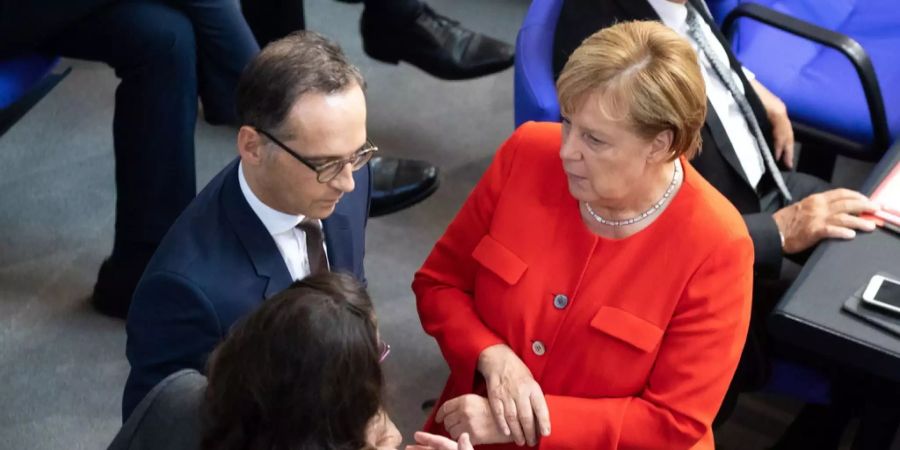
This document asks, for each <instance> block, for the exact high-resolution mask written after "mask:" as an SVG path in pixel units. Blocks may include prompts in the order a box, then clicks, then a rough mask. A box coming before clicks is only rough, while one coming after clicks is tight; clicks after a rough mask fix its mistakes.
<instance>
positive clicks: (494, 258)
mask: <svg viewBox="0 0 900 450" xmlns="http://www.w3.org/2000/svg"><path fill="white" fill-rule="evenodd" d="M472 258H475V261H478V262H479V263H480V264H481V265H482V266H484V267H485V268H486V269H488V270H490V271H491V272H493V273H495V274H496V275H497V276H498V277H500V279H501V280H503V281H505V282H506V283H507V284H516V283H517V282H518V281H519V279H520V278H522V274H523V273H525V269H527V268H528V264H525V261H522V259H520V258H519V257H518V256H516V254H515V253H513V252H511V251H510V250H509V249H507V248H506V247H504V246H503V244H501V243H499V242H497V240H496V239H494V238H492V237H491V236H490V235H485V236H484V237H483V238H481V242H479V243H478V245H477V246H475V250H472Z"/></svg>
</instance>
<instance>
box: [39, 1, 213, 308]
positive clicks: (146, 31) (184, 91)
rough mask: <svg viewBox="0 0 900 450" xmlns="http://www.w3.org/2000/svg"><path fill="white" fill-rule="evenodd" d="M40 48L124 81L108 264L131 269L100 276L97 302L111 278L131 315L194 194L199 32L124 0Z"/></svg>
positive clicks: (172, 15) (173, 13)
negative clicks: (149, 269)
mask: <svg viewBox="0 0 900 450" xmlns="http://www.w3.org/2000/svg"><path fill="white" fill-rule="evenodd" d="M42 50H43V51H46V52H49V53H53V54H60V55H63V56H67V57H71V58H77V59H86V60H91V61H101V62H105V63H107V64H109V65H110V66H112V67H113V68H114V69H115V71H116V75H117V76H118V77H119V78H120V79H121V80H122V81H121V82H120V83H119V86H118V88H117V89H116V105H115V115H114V118H113V142H114V146H115V155H116V186H117V199H116V234H115V244H114V246H113V256H112V258H111V261H112V263H113V265H119V266H122V267H124V266H127V267H128V268H127V269H122V270H120V271H112V272H109V273H108V276H104V271H103V270H101V276H100V277H99V279H98V286H97V288H95V301H96V300H97V294H98V290H100V288H101V284H103V283H104V278H108V279H109V280H108V281H109V282H110V283H112V284H114V285H116V287H115V288H111V289H110V290H111V291H115V292H114V293H111V294H110V295H111V296H112V297H116V298H115V300H114V302H115V303H116V304H117V305H119V306H123V305H124V307H125V308H126V310H127V305H128V302H129V301H130V299H131V291H132V290H133V288H134V285H135V284H136V283H137V278H139V277H140V274H141V273H142V272H143V268H144V265H145V264H146V260H147V259H149V255H151V254H152V252H153V250H155V248H156V246H157V245H158V244H159V242H160V240H161V239H162V237H163V235H164V234H165V233H166V231H167V230H168V229H169V226H170V225H171V224H172V223H173V222H174V221H175V219H176V218H177V217H178V215H179V214H180V213H181V211H182V210H183V209H184V208H185V207H186V206H187V204H188V203H189V202H190V201H191V199H193V197H194V193H195V189H196V186H195V184H196V181H195V174H194V124H195V122H196V116H197V73H196V65H197V62H196V45H195V41H194V30H193V28H192V26H191V23H190V21H189V20H188V18H187V17H186V16H185V15H184V14H183V13H182V12H181V11H179V10H177V9H174V8H172V7H171V6H168V5H166V4H163V3H158V2H153V1H123V2H119V3H113V4H111V5H109V6H107V7H105V8H103V9H101V10H98V11H96V12H95V13H93V14H92V15H90V16H89V17H86V18H85V19H83V20H82V21H80V22H79V23H77V24H75V25H73V26H71V27H69V28H68V29H67V30H65V31H64V32H62V33H60V34H59V35H58V36H55V37H54V38H53V39H51V40H50V41H48V42H46V43H45V44H44V45H43V46H42ZM76 106H77V105H76ZM104 265H105V266H106V263H105V264H104ZM107 269H108V267H107ZM122 271H124V272H126V273H123V272H122ZM118 312H119V313H122V311H118Z"/></svg>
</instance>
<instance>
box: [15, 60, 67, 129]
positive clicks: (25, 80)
mask: <svg viewBox="0 0 900 450" xmlns="http://www.w3.org/2000/svg"><path fill="white" fill-rule="evenodd" d="M58 62H59V58H57V57H50V56H44V55H38V54H23V55H19V56H16V57H12V58H9V59H0V135H2V134H3V133H4V132H6V130H7V129H9V127H10V126H11V125H12V124H13V123H15V122H16V120H18V119H19V118H21V116H22V115H24V114H25V113H26V112H28V110H29V109H30V108H31V107H32V106H34V104H35V103H37V101H38V100H40V99H41V97H43V96H44V95H45V94H46V93H47V92H48V91H49V90H50V89H51V88H53V86H55V85H56V83H58V82H59V81H60V80H61V79H62V78H63V77H65V76H66V74H68V70H69V69H67V70H66V71H65V72H63V73H61V74H52V73H51V70H52V69H53V67H55V66H56V64H57V63H58Z"/></svg>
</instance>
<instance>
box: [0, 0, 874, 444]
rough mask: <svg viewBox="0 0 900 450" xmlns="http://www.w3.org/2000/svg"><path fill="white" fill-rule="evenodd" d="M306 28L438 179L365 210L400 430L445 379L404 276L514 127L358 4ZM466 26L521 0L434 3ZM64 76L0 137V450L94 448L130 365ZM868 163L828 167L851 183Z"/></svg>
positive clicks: (395, 140)
mask: <svg viewBox="0 0 900 450" xmlns="http://www.w3.org/2000/svg"><path fill="white" fill-rule="evenodd" d="M306 3H307V23H308V24H309V27H310V29H314V30H317V31H320V32H323V33H325V34H327V35H329V36H331V37H333V38H335V39H337V40H338V41H339V42H340V43H341V44H342V45H343V46H344V49H345V51H346V52H347V53H348V55H349V56H350V58H351V59H352V60H353V61H354V62H356V63H357V64H358V65H359V66H360V68H361V69H362V71H363V73H364V74H365V75H366V77H367V79H368V83H369V92H368V106H369V135H370V136H371V137H372V139H373V140H374V141H375V142H376V143H377V144H378V145H379V147H380V148H382V149H383V150H384V151H385V153H386V154H388V155H391V156H396V157H403V158H415V159H424V160H428V161H430V162H432V163H435V164H437V165H438V166H440V168H441V171H442V179H443V184H442V187H441V189H440V190H439V191H438V192H437V193H436V194H435V195H434V196H433V197H431V198H430V199H428V200H427V201H425V202H424V203H422V204H420V205H418V206H416V207H414V208H411V209H409V210H406V211H403V212H400V213H397V214H393V215H390V216H386V217H383V218H378V219H374V220H372V221H370V224H369V228H368V241H367V259H366V270H367V273H368V277H369V280H370V290H371V293H372V296H373V298H374V299H375V302H376V307H377V310H378V314H379V317H380V324H381V328H382V333H383V335H384V338H385V340H386V341H388V342H389V343H391V345H392V347H393V351H392V354H391V357H390V358H389V359H388V361H387V362H386V367H387V379H388V392H387V396H388V398H389V402H390V404H389V408H390V411H391V413H392V416H393V417H394V419H395V421H396V422H397V423H398V425H399V427H400V429H401V431H402V432H403V434H404V436H406V437H411V435H412V432H413V431H414V430H416V429H418V428H419V427H420V426H421V424H422V422H423V421H424V419H425V415H424V414H423V412H422V411H421V410H420V404H421V402H422V401H423V400H426V399H428V398H432V397H434V396H436V395H437V393H438V392H439V390H440V388H441V386H442V385H443V382H444V380H445V377H446V375H447V369H446V366H445V364H444V362H443V360H442V358H441V356H440V353H439V351H438V348H437V346H436V345H435V343H434V341H433V340H432V339H431V338H429V337H428V336H426V335H425V334H424V333H423V332H422V329H421V327H420V325H419V321H418V317H417V314H416V311H415V302H414V298H413V295H412V292H411V290H410V289H409V285H410V282H411V279H412V274H413V272H414V271H415V270H416V269H417V268H418V267H419V266H420V265H421V263H422V261H423V260H424V258H425V256H426V255H427V253H428V252H429V251H430V249H431V246H432V245H433V244H434V242H435V240H436V239H437V238H438V237H439V236H440V234H441V233H442V231H443V230H444V228H445V227H446V225H447V223H448V222H449V221H450V220H451V218H452V217H453V215H454V214H455V212H456V211H457V210H458V208H459V206H460V205H461V204H462V202H463V200H464V199H465V196H466V195H467V194H468V192H469V190H470V189H471V188H472V186H473V185H474V183H475V182H476V181H477V179H478V178H479V176H480V175H481V173H482V172H483V171H484V169H485V168H486V167H487V165H488V163H489V161H490V159H491V157H492V155H493V153H494V151H495V149H496V148H497V146H498V145H499V144H500V143H501V142H502V141H503V140H504V139H505V137H506V136H508V135H509V133H510V132H511V131H512V126H513V117H512V70H507V71H505V72H503V73H500V74H496V75H493V76H488V77H484V78H480V79H477V80H472V81H465V82H444V81H440V80H437V79H435V78H432V77H430V76H428V75H427V74H425V73H423V72H421V71H419V70H417V69H415V68H414V67H411V66H408V65H405V64H401V65H399V66H391V65H385V64H381V63H378V62H376V61H373V60H370V59H368V58H367V57H366V56H365V55H364V54H363V52H362V49H361V44H360V38H359V34H358V32H357V30H358V17H359V13H360V11H361V6H359V5H347V4H343V3H337V2H333V1H308V2H306ZM430 3H431V5H432V6H433V7H435V9H436V10H438V11H439V12H442V13H445V14H447V15H449V16H452V17H454V18H457V19H459V20H461V21H462V22H463V23H464V24H465V25H467V26H469V27H470V28H472V29H475V30H480V31H486V32H489V33H490V34H491V35H493V36H495V37H498V38H501V39H505V40H507V41H508V42H513V41H514V40H515V35H516V31H517V29H518V27H519V24H520V22H521V20H522V18H523V16H524V14H525V10H526V8H527V3H528V2H526V1H523V0H457V1H450V0H432V1H431V2H430ZM63 64H64V65H65V66H71V67H72V68H73V71H72V73H71V75H70V76H69V77H68V78H66V79H65V80H64V81H63V82H62V83H61V84H60V85H59V86H58V87H57V88H56V89H54V90H53V91H52V92H51V93H50V94H49V95H48V96H47V97H46V98H44V99H43V100H42V101H41V102H40V103H39V104H38V105H37V106H36V107H35V108H34V109H33V110H31V111H30V112H29V113H28V114H27V115H26V116H25V117H24V118H23V119H22V120H21V121H20V122H19V123H17V124H16V125H15V126H14V127H13V128H12V129H11V130H10V131H9V132H8V133H6V134H5V135H3V136H2V138H0V231H2V233H0V449H98V448H105V446H106V445H107V444H108V443H109V441H110V440H111V439H112V437H113V436H114V434H115V433H116V431H117V430H118V428H119V426H120V419H119V417H120V402H121V395H122V387H123V385H124V382H125V377H126V376H127V373H128V363H127V361H126V360H125V356H124V347H125V332H124V324H123V322H121V321H118V320H113V319H109V318H106V317H103V316H101V315H99V314H97V313H96V312H94V311H93V310H92V309H91V308H90V307H89V306H88V303H87V297H88V296H89V295H90V292H91V288H92V286H93V282H94V277H95V276H96V271H97V269H98V268H99V265H100V262H101V261H102V260H103V258H104V257H105V256H106V255H107V254H108V253H109V251H110V248H111V245H112V233H113V222H114V200H115V185H114V181H113V167H114V161H113V155H112V136H111V123H112V112H113V93H114V89H115V86H116V82H117V80H116V79H115V77H114V75H113V73H112V71H111V70H110V69H109V68H108V67H106V66H104V65H101V64H93V63H87V62H82V61H64V62H63ZM234 134H235V133H234V131H233V130H231V129H228V128H226V127H212V126H209V125H207V124H205V123H203V122H202V121H201V122H199V123H198V126H197V135H196V146H197V148H196V155H197V170H198V187H202V186H203V185H204V184H205V183H206V182H207V181H208V180H209V179H210V178H211V177H212V176H213V175H214V174H215V173H216V172H217V171H219V169H221V168H222V167H223V166H224V165H225V164H226V162H227V161H229V160H231V159H232V158H234V156H235V154H236V150H235V144H234ZM866 169H867V166H865V165H860V164H853V163H846V164H842V165H841V168H840V170H841V173H840V174H839V175H838V177H837V178H838V179H839V180H842V183H843V184H845V185H848V186H854V185H855V184H856V183H858V182H859V180H860V179H861V178H862V177H863V176H864V174H865V171H866ZM796 408H797V404H796V403H795V402H792V401H791V400H789V399H773V398H766V397H762V396H748V397H747V398H745V399H743V400H742V401H741V403H740V406H739V408H738V411H737V413H736V414H735V416H734V419H733V420H732V421H731V422H730V423H729V424H727V425H726V427H725V428H724V429H723V430H722V432H721V433H720V436H719V441H720V442H722V443H723V444H724V447H725V448H728V449H758V448H764V447H765V446H767V445H769V444H770V443H771V441H772V439H773V438H774V437H775V436H777V435H778V433H780V431H781V430H782V429H783V427H784V426H785V425H786V424H787V423H788V422H789V420H790V418H791V416H792V414H793V412H794V411H795V410H796Z"/></svg>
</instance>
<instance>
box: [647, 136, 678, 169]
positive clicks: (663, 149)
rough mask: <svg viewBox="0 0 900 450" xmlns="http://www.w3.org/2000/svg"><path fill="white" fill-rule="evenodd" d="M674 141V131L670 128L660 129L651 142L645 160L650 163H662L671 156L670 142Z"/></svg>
mask: <svg viewBox="0 0 900 450" xmlns="http://www.w3.org/2000/svg"><path fill="white" fill-rule="evenodd" d="M674 141H675V132H674V131H672V130H663V131H660V132H659V134H657V135H656V137H654V138H653V142H651V144H650V145H651V149H650V154H648V155H647V160H648V161H650V162H652V163H662V162H665V161H668V160H669V159H671V158H672V143H673V142H674Z"/></svg>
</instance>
